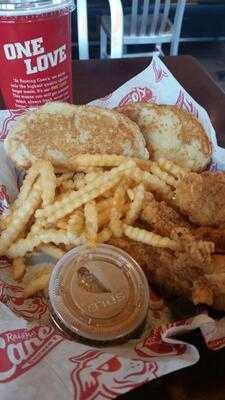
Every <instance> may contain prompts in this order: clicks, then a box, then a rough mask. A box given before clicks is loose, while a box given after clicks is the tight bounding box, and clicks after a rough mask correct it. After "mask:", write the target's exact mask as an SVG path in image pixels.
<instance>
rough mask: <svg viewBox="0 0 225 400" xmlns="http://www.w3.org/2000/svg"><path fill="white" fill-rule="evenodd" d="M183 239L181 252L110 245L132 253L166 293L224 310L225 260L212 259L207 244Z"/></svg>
mask: <svg viewBox="0 0 225 400" xmlns="http://www.w3.org/2000/svg"><path fill="white" fill-rule="evenodd" d="M182 239H183V240H184V242H186V243H187V244H186V248H184V250H183V251H182V252H174V251H171V250H166V249H157V248H154V247H152V246H147V245H144V244H142V243H137V242H134V241H131V240H130V239H127V238H126V239H125V238H121V239H111V240H110V244H112V245H114V246H117V247H120V248H121V249H123V250H125V251H126V252H127V253H129V254H130V255H131V256H132V257H133V258H134V259H135V260H136V261H137V262H138V264H139V265H140V266H141V267H142V269H143V270H144V272H145V274H146V276H147V278H148V280H149V283H150V284H153V285H155V286H157V287H158V288H161V289H163V291H164V292H165V293H167V294H169V295H179V296H182V297H187V298H188V299H190V300H191V301H193V303H194V304H207V305H210V306H212V307H213V308H215V309H218V310H225V256H221V255H211V254H210V248H209V247H208V248H207V246H205V242H201V241H200V242H197V241H193V243H192V240H191V239H190V240H188V239H187V238H186V240H185V238H184V237H183V238H182Z"/></svg>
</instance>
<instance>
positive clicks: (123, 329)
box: [49, 245, 149, 342]
mask: <svg viewBox="0 0 225 400" xmlns="http://www.w3.org/2000/svg"><path fill="white" fill-rule="evenodd" d="M49 299H50V308H51V309H52V317H53V320H54V321H57V324H58V325H60V327H61V329H63V328H65V330H66V331H67V332H71V333H72V334H76V335H78V336H79V337H81V338H85V339H89V340H93V341H102V342H105V341H112V340H116V339H120V338H125V337H128V336H130V335H131V334H132V333H133V332H135V331H136V330H137V329H138V328H139V327H140V326H141V325H142V324H143V322H144V320H145V318H146V315H147V311H148V302H149V289H148V282H147V280H146V277H145V275H144V273H143V271H142V270H141V268H140V267H139V265H138V264H137V263H136V262H135V261H134V260H133V259H132V258H131V257H130V256H129V255H128V254H127V253H125V252H124V251H122V250H120V249H118V248H116V247H114V246H110V245H100V246H98V247H96V248H90V247H87V246H79V247H77V248H75V249H73V250H71V251H70V252H69V253H67V254H65V256H64V257H62V258H61V260H59V262H58V263H57V264H56V266H55V268H54V270H53V273H52V276H51V279H50V283H49Z"/></svg>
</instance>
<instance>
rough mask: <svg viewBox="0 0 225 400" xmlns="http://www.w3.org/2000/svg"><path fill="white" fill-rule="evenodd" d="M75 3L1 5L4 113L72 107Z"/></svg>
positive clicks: (17, 0) (44, 0)
mask: <svg viewBox="0 0 225 400" xmlns="http://www.w3.org/2000/svg"><path fill="white" fill-rule="evenodd" d="M73 9H74V3H73V0H39V1H36V0H28V1H25V2H24V1H22V0H13V1H10V3H9V2H5V4H3V3H2V2H1V4H0V71H1V73H0V89H1V93H2V96H3V99H4V103H5V106H6V107H7V108H11V109H16V108H32V107H37V106H40V105H42V104H45V103H46V102H49V101H67V102H70V103H72V100H73V99H72V69H71V11H72V10H73Z"/></svg>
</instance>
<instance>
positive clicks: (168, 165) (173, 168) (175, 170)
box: [157, 158, 189, 178]
mask: <svg viewBox="0 0 225 400" xmlns="http://www.w3.org/2000/svg"><path fill="white" fill-rule="evenodd" d="M157 163H158V165H159V166H160V168H161V169H162V170H163V171H166V172H168V173H170V174H171V175H173V176H174V177H175V178H183V177H184V176H185V175H186V174H187V173H188V172H189V171H188V170H185V169H184V168H182V167H180V166H179V165H177V164H175V163H174V162H173V161H169V160H166V159H165V158H160V159H159V160H158V161H157Z"/></svg>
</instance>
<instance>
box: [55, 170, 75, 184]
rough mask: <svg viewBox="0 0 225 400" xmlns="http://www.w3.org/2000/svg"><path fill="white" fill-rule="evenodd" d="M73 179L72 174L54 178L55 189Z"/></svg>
mask: <svg viewBox="0 0 225 400" xmlns="http://www.w3.org/2000/svg"><path fill="white" fill-rule="evenodd" d="M72 178H73V172H66V173H64V174H61V175H60V176H57V177H56V187H58V186H60V185H61V184H62V183H63V182H66V181H68V180H70V179H72Z"/></svg>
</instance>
